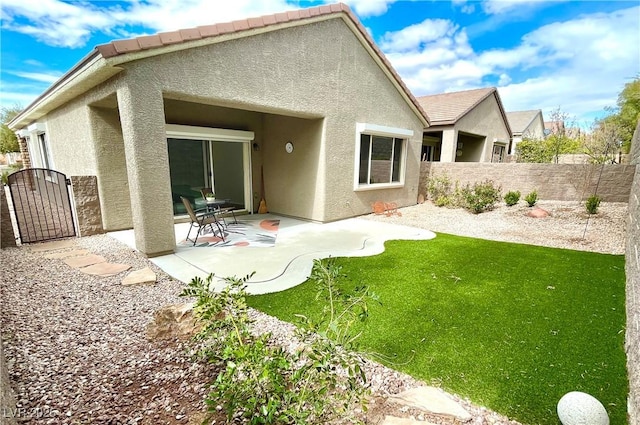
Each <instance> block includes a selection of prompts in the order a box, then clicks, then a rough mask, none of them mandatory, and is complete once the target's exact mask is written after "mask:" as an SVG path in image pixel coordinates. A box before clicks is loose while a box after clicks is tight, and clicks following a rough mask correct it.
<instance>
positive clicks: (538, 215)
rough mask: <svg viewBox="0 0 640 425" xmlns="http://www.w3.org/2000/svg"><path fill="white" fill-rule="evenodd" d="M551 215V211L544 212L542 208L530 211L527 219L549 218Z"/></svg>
mask: <svg viewBox="0 0 640 425" xmlns="http://www.w3.org/2000/svg"><path fill="white" fill-rule="evenodd" d="M550 215H551V214H549V211H547V210H543V209H542V208H538V207H536V208H534V209H532V210H531V211H529V212H528V213H527V217H533V218H546V217H549V216H550Z"/></svg>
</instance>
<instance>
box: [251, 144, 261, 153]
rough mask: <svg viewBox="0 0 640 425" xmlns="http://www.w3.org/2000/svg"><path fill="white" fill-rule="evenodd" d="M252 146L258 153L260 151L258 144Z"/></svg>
mask: <svg viewBox="0 0 640 425" xmlns="http://www.w3.org/2000/svg"><path fill="white" fill-rule="evenodd" d="M251 146H253V150H254V151H256V152H258V151H259V150H260V145H259V144H258V143H257V142H253V145H251Z"/></svg>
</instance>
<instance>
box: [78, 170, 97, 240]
mask: <svg viewBox="0 0 640 425" xmlns="http://www.w3.org/2000/svg"><path fill="white" fill-rule="evenodd" d="M70 179H71V187H72V189H73V203H74V204H75V206H76V217H77V219H78V236H91V235H98V234H101V233H104V227H103V225H102V210H101V208H100V197H99V195H98V179H97V177H96V176H71V177H70Z"/></svg>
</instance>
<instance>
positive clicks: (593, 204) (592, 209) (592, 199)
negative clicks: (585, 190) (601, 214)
mask: <svg viewBox="0 0 640 425" xmlns="http://www.w3.org/2000/svg"><path fill="white" fill-rule="evenodd" d="M600 201H601V199H600V197H599V196H598V195H591V196H589V197H588V198H587V202H585V207H586V208H587V212H588V213H589V214H597V212H598V207H600Z"/></svg>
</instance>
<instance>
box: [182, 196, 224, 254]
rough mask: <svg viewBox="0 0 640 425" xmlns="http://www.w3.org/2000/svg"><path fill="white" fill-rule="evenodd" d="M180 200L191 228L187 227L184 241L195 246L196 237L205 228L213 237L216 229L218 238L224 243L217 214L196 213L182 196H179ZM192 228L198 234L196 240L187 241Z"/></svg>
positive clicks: (221, 227) (222, 231) (222, 230)
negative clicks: (196, 230) (208, 229)
mask: <svg viewBox="0 0 640 425" xmlns="http://www.w3.org/2000/svg"><path fill="white" fill-rule="evenodd" d="M180 199H181V200H182V203H183V204H184V207H185V209H186V210H187V214H189V218H190V219H191V226H190V227H189V232H188V233H187V238H186V240H188V241H189V242H193V245H194V246H195V244H196V243H197V242H198V237H199V236H200V234H201V233H202V231H203V230H204V229H206V228H207V227H209V228H210V229H211V232H212V233H213V234H214V235H215V234H216V228H217V229H218V232H219V233H220V237H221V238H222V240H223V241H224V229H223V226H222V224H221V223H220V221H218V218H217V217H216V215H217V214H216V213H215V212H202V213H196V211H194V209H193V206H192V205H191V201H189V200H188V199H187V198H185V197H184V196H181V197H180ZM214 225H215V226H216V227H215V228H214V227H213V226H214ZM194 227H196V228H197V229H198V232H197V233H196V238H195V239H189V236H190V235H191V230H192V229H193V228H194Z"/></svg>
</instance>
